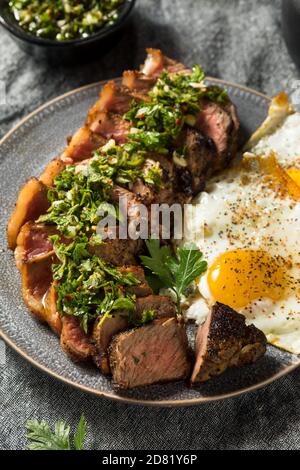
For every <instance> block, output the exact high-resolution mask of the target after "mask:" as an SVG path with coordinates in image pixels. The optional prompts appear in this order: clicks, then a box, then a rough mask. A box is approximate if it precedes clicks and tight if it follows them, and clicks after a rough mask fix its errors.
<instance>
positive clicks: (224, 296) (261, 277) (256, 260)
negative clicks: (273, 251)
mask: <svg viewBox="0 0 300 470" xmlns="http://www.w3.org/2000/svg"><path fill="white" fill-rule="evenodd" d="M285 271H286V270H285V269H284V266H283V261H282V259H277V258H275V257H271V256H269V255H268V253H266V252H265V251H259V250H257V251H256V250H234V251H229V252H227V253H223V254H222V255H220V256H219V257H218V258H217V259H216V260H215V261H214V263H213V264H212V266H211V267H210V269H209V271H208V277H207V280H208V286H209V289H210V292H211V294H212V296H213V297H214V299H215V300H216V301H219V302H222V303H224V304H226V305H229V306H230V307H232V308H243V307H246V306H247V305H248V304H249V303H250V302H252V301H253V300H256V299H259V298H263V297H266V298H269V299H271V300H273V301H277V300H280V299H282V298H283V297H284V295H285V290H286V280H285Z"/></svg>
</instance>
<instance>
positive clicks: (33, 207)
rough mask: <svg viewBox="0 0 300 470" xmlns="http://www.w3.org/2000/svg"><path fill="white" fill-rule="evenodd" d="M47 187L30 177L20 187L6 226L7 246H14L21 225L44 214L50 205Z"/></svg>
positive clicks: (13, 247)
mask: <svg viewBox="0 0 300 470" xmlns="http://www.w3.org/2000/svg"><path fill="white" fill-rule="evenodd" d="M47 192H48V188H47V186H45V185H44V184H43V183H41V182H40V181H38V180H37V179H36V178H30V179H29V180H28V181H27V183H25V184H24V186H23V187H22V188H21V190H20V192H19V194H18V199H17V202H16V206H15V209H14V211H13V213H12V214H11V217H10V219H9V222H8V226H7V239H8V244H9V248H11V249H12V250H14V249H15V247H16V242H17V236H18V234H19V231H20V229H21V227H22V226H23V225H24V224H25V223H26V222H29V221H34V220H36V219H37V218H38V217H39V216H40V215H42V214H45V213H46V212H47V209H48V208H49V206H50V202H49V200H48V197H47Z"/></svg>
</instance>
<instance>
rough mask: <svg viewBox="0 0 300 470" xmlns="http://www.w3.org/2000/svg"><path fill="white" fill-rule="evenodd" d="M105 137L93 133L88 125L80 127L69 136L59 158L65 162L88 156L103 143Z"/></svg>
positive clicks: (76, 160) (69, 162) (70, 162)
mask: <svg viewBox="0 0 300 470" xmlns="http://www.w3.org/2000/svg"><path fill="white" fill-rule="evenodd" d="M105 142H106V141H105V139H104V138H103V137H102V136H100V135H98V134H95V133H93V132H92V131H91V130H90V129H88V127H81V128H80V129H78V131H76V132H75V134H74V135H73V136H72V137H71V138H70V140H69V143H68V145H67V147H66V148H65V150H64V152H63V154H62V155H61V160H62V161H63V162H64V163H66V164H73V163H75V162H78V161H81V160H85V159H87V158H90V157H91V156H92V154H93V152H94V151H95V150H96V149H97V148H99V147H102V146H103V145H104V144H105Z"/></svg>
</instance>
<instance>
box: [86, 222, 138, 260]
mask: <svg viewBox="0 0 300 470" xmlns="http://www.w3.org/2000/svg"><path fill="white" fill-rule="evenodd" d="M104 232H105V234H107V235H108V237H110V236H111V238H107V239H106V240H105V241H104V242H103V243H102V244H101V245H96V246H92V245H91V246H89V251H90V253H92V254H94V255H96V256H100V258H102V259H103V260H104V261H107V262H108V263H111V264H114V265H115V266H131V265H136V264H137V259H136V255H138V254H139V253H140V252H141V250H142V249H143V246H144V242H143V240H140V239H138V240H133V239H131V238H126V239H124V240H123V239H120V238H118V236H119V230H118V227H108V228H105V229H104ZM114 235H116V238H115V237H114Z"/></svg>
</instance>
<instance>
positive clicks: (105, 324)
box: [92, 312, 128, 375]
mask: <svg viewBox="0 0 300 470" xmlns="http://www.w3.org/2000/svg"><path fill="white" fill-rule="evenodd" d="M127 328H128V314H127V313H126V312H125V314H124V315H123V313H122V312H115V313H112V314H111V315H107V314H105V315H103V316H102V317H99V318H97V320H96V321H95V323H94V328H93V335H92V340H93V343H94V345H95V353H94V356H93V359H94V362H95V364H96V366H97V367H99V369H100V370H101V372H102V373H103V374H105V375H108V374H110V366H109V356H108V353H107V350H108V347H109V345H110V343H111V340H112V338H113V337H114V336H115V335H116V334H118V333H120V332H121V331H124V330H126V329H127Z"/></svg>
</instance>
